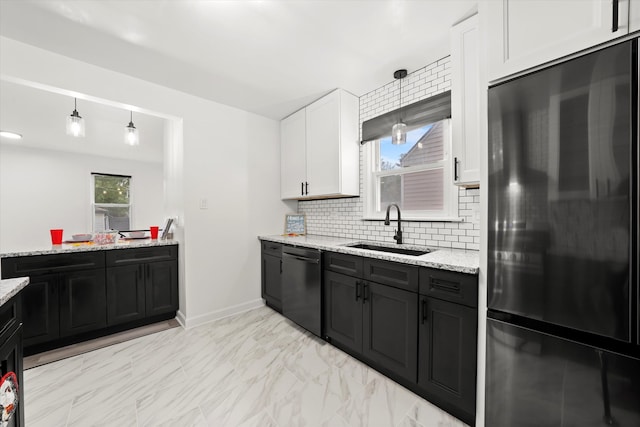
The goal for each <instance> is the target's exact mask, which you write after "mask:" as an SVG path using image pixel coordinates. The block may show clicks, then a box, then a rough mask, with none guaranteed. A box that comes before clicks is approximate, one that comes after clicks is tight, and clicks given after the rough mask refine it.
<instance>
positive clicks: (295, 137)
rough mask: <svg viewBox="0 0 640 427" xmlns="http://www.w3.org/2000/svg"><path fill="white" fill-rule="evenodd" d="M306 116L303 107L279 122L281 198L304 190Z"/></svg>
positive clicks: (292, 196) (296, 195) (297, 194)
mask: <svg viewBox="0 0 640 427" xmlns="http://www.w3.org/2000/svg"><path fill="white" fill-rule="evenodd" d="M306 118H307V115H306V111H305V109H304V108H303V109H302V110H300V111H298V112H296V113H293V114H292V115H290V116H289V117H287V118H286V119H284V120H282V121H281V122H280V163H281V165H282V167H281V168H280V194H281V197H282V198H283V199H292V198H296V197H300V195H301V192H302V191H304V188H301V186H303V185H304V181H306V179H307V166H306V163H307V153H306ZM284 165H287V167H284Z"/></svg>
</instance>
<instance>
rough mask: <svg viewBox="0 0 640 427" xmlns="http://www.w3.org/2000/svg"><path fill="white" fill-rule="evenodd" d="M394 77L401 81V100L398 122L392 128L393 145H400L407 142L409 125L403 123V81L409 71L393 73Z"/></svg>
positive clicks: (399, 102)
mask: <svg viewBox="0 0 640 427" xmlns="http://www.w3.org/2000/svg"><path fill="white" fill-rule="evenodd" d="M393 77H394V78H395V79H396V80H399V82H398V84H399V85H400V100H399V101H398V122H397V123H396V124H395V125H393V128H391V143H392V144H393V145H400V144H404V143H406V142H407V125H406V124H404V123H403V122H402V115H401V114H400V113H401V112H402V79H404V78H405V77H407V70H398V71H396V72H395V73H393Z"/></svg>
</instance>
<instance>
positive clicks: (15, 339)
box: [0, 327, 25, 427]
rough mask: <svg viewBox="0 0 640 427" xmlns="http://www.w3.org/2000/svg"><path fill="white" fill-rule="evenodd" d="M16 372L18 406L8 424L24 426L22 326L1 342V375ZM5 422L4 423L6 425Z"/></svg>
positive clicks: (17, 426)
mask: <svg viewBox="0 0 640 427" xmlns="http://www.w3.org/2000/svg"><path fill="white" fill-rule="evenodd" d="M7 372H14V373H15V374H16V377H17V378H18V395H19V397H18V406H17V408H16V412H15V413H14V414H13V416H12V417H11V419H10V420H9V422H8V423H7V424H6V426H8V427H10V426H13V427H24V426H25V423H24V392H23V390H22V387H23V386H24V381H23V379H22V327H19V328H18V329H16V330H15V331H14V332H13V334H11V336H9V337H8V338H7V339H6V340H5V341H4V343H3V344H0V376H3V375H5V374H6V373H7ZM4 425H5V424H3V426H4Z"/></svg>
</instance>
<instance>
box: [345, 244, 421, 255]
mask: <svg viewBox="0 0 640 427" xmlns="http://www.w3.org/2000/svg"><path fill="white" fill-rule="evenodd" d="M346 246H347V247H349V248H357V249H367V250H370V251H380V252H391V253H394V254H401V255H413V256H419V255H424V254H428V253H429V252H432V250H431V249H422V250H417V249H407V248H395V247H390V246H378V245H372V244H369V243H355V244H352V245H346Z"/></svg>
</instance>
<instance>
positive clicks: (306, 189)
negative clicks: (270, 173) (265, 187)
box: [280, 89, 360, 199]
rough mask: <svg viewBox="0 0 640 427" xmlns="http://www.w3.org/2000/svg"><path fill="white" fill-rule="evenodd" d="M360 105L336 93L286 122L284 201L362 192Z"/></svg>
mask: <svg viewBox="0 0 640 427" xmlns="http://www.w3.org/2000/svg"><path fill="white" fill-rule="evenodd" d="M358 106H359V101H358V98H357V97H356V96H355V95H352V94H350V93H348V92H345V91H343V90H341V89H337V90H335V91H333V92H331V93H330V94H328V95H326V96H324V97H322V98H320V99H319V100H317V101H316V102H314V103H313V104H310V105H308V106H307V107H305V108H304V109H303V110H301V111H299V112H297V113H295V114H293V115H291V116H289V117H287V118H286V119H284V120H282V122H281V124H280V126H281V145H280V149H281V162H282V164H281V197H282V198H283V199H321V198H330V197H342V196H357V195H358V194H359V189H360V174H359V166H360V163H359V153H360V148H359V141H358V119H359V111H358Z"/></svg>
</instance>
